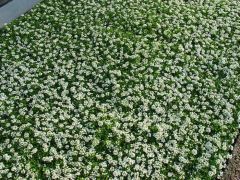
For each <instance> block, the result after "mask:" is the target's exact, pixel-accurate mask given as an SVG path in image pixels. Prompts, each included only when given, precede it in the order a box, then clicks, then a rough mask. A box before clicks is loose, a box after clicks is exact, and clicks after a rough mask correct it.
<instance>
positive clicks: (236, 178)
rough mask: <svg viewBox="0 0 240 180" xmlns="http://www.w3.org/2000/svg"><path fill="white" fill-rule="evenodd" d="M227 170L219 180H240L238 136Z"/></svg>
mask: <svg viewBox="0 0 240 180" xmlns="http://www.w3.org/2000/svg"><path fill="white" fill-rule="evenodd" d="M232 154H233V156H232V158H231V159H230V160H229V162H228V165H227V168H226V169H225V171H224V174H223V176H222V178H221V180H240V135H239V136H238V138H237V140H236V143H235V145H234V148H233V152H232Z"/></svg>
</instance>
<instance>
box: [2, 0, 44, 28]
mask: <svg viewBox="0 0 240 180" xmlns="http://www.w3.org/2000/svg"><path fill="white" fill-rule="evenodd" d="M40 1H41V0H11V1H10V2H8V3H6V4H5V5H3V6H1V7H0V28H1V27H3V26H4V25H5V24H8V23H10V22H11V21H12V20H14V19H16V18H18V17H19V16H21V15H22V14H24V13H25V12H27V11H28V10H30V9H31V8H32V7H33V6H34V5H36V4H37V3H39V2H40Z"/></svg>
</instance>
